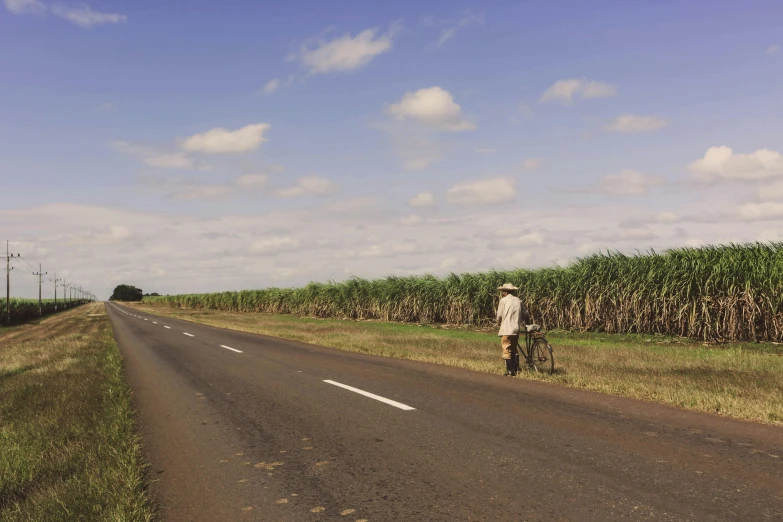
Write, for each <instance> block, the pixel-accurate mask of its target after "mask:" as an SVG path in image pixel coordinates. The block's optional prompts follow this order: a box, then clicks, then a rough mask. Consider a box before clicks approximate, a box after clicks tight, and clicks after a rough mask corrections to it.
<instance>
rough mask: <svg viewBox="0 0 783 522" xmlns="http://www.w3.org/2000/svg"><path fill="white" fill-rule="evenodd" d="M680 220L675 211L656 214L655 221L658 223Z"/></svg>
mask: <svg viewBox="0 0 783 522" xmlns="http://www.w3.org/2000/svg"><path fill="white" fill-rule="evenodd" d="M678 220H679V218H678V217H677V214H674V213H673V212H661V213H660V214H658V215H657V216H655V221H656V222H658V223H676V222H677V221H678Z"/></svg>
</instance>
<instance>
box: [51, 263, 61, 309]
mask: <svg viewBox="0 0 783 522" xmlns="http://www.w3.org/2000/svg"><path fill="white" fill-rule="evenodd" d="M52 281H54V311H55V312H56V311H57V281H62V279H57V272H55V273H54V279H52Z"/></svg>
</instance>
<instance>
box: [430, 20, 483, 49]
mask: <svg viewBox="0 0 783 522" xmlns="http://www.w3.org/2000/svg"><path fill="white" fill-rule="evenodd" d="M473 25H484V13H468V14H467V15H465V16H464V17H462V18H460V19H459V20H457V21H456V22H454V23H452V24H450V25H449V26H448V27H446V28H444V29H443V30H442V31H441V33H440V38H438V47H441V46H442V45H443V44H445V43H446V42H448V41H449V40H451V39H452V38H454V37H455V36H456V35H457V32H459V31H460V30H462V29H464V28H466V27H470V26H473Z"/></svg>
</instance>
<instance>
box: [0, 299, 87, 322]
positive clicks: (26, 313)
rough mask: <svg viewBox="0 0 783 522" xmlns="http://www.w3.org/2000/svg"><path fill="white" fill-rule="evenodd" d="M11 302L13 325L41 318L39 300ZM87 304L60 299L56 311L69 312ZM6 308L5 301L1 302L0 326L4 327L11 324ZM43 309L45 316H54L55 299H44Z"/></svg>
mask: <svg viewBox="0 0 783 522" xmlns="http://www.w3.org/2000/svg"><path fill="white" fill-rule="evenodd" d="M10 301H11V324H16V323H21V322H24V321H29V320H30V319H35V318H36V317H40V316H41V315H40V313H39V307H38V299H17V298H12V299H11V300H10ZM85 302H86V301H79V300H76V299H71V300H67V301H63V300H62V299H58V300H57V310H56V311H57V312H62V311H63V310H69V309H71V308H73V307H74V306H77V305H80V304H83V303H85ZM5 307H6V302H5V299H2V300H0V325H3V326H5V325H8V324H9V323H8V316H7V314H6V308H5ZM41 309H42V311H43V315H49V314H53V313H54V312H55V303H54V299H43V300H42V301H41Z"/></svg>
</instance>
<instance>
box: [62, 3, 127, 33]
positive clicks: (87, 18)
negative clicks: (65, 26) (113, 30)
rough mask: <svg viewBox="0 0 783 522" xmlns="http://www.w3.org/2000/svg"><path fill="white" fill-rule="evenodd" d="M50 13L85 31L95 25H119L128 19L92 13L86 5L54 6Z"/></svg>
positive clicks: (111, 14)
mask: <svg viewBox="0 0 783 522" xmlns="http://www.w3.org/2000/svg"><path fill="white" fill-rule="evenodd" d="M51 11H52V14H53V15H54V16H58V17H60V18H63V19H65V20H68V21H69V22H73V23H74V24H76V25H78V26H80V27H84V28H85V29H89V28H91V27H93V26H95V25H103V24H119V23H122V22H125V21H127V19H128V17H127V16H125V15H123V14H117V13H100V12H98V11H93V10H92V9H91V8H90V6H88V5H87V4H77V5H74V6H69V5H65V4H54V5H52V7H51Z"/></svg>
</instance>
